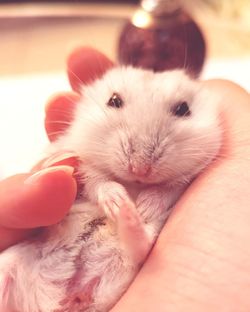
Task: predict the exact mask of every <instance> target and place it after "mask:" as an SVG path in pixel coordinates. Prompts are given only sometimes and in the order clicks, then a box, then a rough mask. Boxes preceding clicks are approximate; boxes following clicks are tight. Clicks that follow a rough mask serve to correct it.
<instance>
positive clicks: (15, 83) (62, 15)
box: [0, 0, 250, 178]
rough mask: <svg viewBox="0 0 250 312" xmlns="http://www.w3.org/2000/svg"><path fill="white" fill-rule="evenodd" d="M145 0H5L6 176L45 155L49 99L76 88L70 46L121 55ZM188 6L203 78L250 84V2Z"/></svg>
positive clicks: (2, 108) (1, 134) (0, 103)
mask: <svg viewBox="0 0 250 312" xmlns="http://www.w3.org/2000/svg"><path fill="white" fill-rule="evenodd" d="M144 2H145V1H144ZM146 2H147V3H148V4H150V3H151V4H152V3H153V4H154V3H155V2H156V1H153V0H151V1H146ZM166 2H169V3H170V4H171V3H172V4H173V3H174V2H175V1H174V0H171V1H170V0H167V1H166ZM141 4H142V2H140V1H132V0H131V1H77V0H72V1H20V0H19V1H0V143H1V153H0V178H2V177H5V176H7V175H10V174H13V173H15V172H20V171H25V170H28V169H29V168H30V167H31V165H32V164H33V163H34V162H35V161H36V160H37V159H39V158H40V157H41V155H42V152H43V150H44V149H45V147H46V145H47V138H46V135H45V132H44V130H43V118H44V105H45V103H46V101H47V99H48V98H49V97H50V96H51V95H52V94H53V93H56V92H58V91H66V90H70V87H69V84H68V81H67V77H66V73H65V62H66V58H67V55H68V54H69V53H70V51H72V50H73V49H74V48H75V47H77V46H80V45H90V46H93V47H96V48H97V49H99V50H101V51H102V52H104V53H106V54H107V55H108V56H109V57H110V58H112V59H113V60H118V59H119V40H120V36H121V33H122V31H123V30H124V27H125V25H127V23H128V21H129V20H130V19H131V18H132V17H133V16H134V14H135V12H137V11H138V8H141V7H140V5H141ZM181 6H182V7H183V10H184V11H185V12H187V13H188V15H190V17H191V18H192V19H193V20H194V21H195V22H196V23H197V25H198V27H199V29H200V31H201V33H202V34H203V37H204V40H205V43H206V54H205V63H204V66H203V68H202V71H201V72H200V76H201V78H204V79H206V78H226V79H230V80H233V81H235V82H237V83H239V84H240V85H242V86H243V87H245V88H246V89H247V90H249V91H250V1H249V0H186V1H185V0H181Z"/></svg>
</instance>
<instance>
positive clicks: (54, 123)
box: [44, 92, 80, 142]
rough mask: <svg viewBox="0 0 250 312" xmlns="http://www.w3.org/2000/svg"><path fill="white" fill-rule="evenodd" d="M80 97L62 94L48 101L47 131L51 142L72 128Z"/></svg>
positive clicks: (70, 93) (72, 94)
mask: <svg viewBox="0 0 250 312" xmlns="http://www.w3.org/2000/svg"><path fill="white" fill-rule="evenodd" d="M79 99H80V95H79V94H77V93H73V92H68V93H66V92H65V93H61V94H58V95H56V96H55V97H53V98H52V99H51V100H49V101H48V103H47V105H46V108H45V114H46V116H45V121H44V125H45V130H46V132H47V136H48V138H49V140H50V141H51V142H52V141H55V140H56V139H58V137H59V136H60V135H62V134H63V133H64V132H65V131H66V129H67V128H68V127H69V126H70V124H71V121H72V120H73V116H74V111H75V109H76V105H77V103H78V102H79Z"/></svg>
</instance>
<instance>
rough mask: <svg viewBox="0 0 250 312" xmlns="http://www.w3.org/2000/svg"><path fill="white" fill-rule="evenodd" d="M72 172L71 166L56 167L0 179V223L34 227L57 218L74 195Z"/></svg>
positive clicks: (47, 223) (62, 213)
mask: <svg viewBox="0 0 250 312" xmlns="http://www.w3.org/2000/svg"><path fill="white" fill-rule="evenodd" d="M72 174H73V168H71V167H68V166H59V167H51V168H47V169H44V170H42V171H39V172H37V173H35V174H33V175H31V174H19V175H16V176H12V177H10V178H7V179H5V180H3V181H1V183H0V225H1V226H2V227H4V228H17V229H18V228H35V227H39V226H47V225H51V224H54V223H56V222H58V221H60V220H61V219H62V218H63V217H64V216H65V215H66V214H67V212H68V210H69V209H70V207H71V206H72V204H73V202H74V200H75V197H76V192H77V187H76V182H75V179H74V178H73V177H72Z"/></svg>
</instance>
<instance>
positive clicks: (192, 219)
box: [112, 82, 250, 312]
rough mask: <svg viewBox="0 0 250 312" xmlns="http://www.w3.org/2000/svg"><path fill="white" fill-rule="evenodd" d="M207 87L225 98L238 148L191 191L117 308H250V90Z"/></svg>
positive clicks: (234, 145)
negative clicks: (249, 290)
mask: <svg viewBox="0 0 250 312" xmlns="http://www.w3.org/2000/svg"><path fill="white" fill-rule="evenodd" d="M207 86H208V88H209V90H210V92H214V93H215V94H217V95H218V96H219V97H221V106H222V108H223V118H225V122H224V126H225V129H224V131H225V132H226V133H225V135H226V137H227V140H228V141H229V146H230V149H231V151H229V153H230V155H228V157H224V158H222V159H219V160H218V161H217V162H215V163H214V164H213V165H212V166H210V167H209V168H208V169H207V170H206V171H205V172H204V173H203V174H202V175H200V176H199V178H198V179H196V180H195V181H194V183H193V184H192V185H191V187H190V188H189V189H188V190H187V192H185V194H184V196H182V198H181V200H180V201H179V202H178V204H177V206H176V209H175V210H174V211H173V213H172V214H171V217H170V219H169V221H168V223H167V225H166V226H165V227H164V229H163V231H162V233H161V235H160V237H159V239H158V241H157V243H156V245H155V247H154V249H153V251H152V253H151V254H150V256H149V258H148V261H147V262H146V263H145V265H144V266H143V268H142V270H141V271H140V273H139V274H138V276H137V278H136V280H135V282H134V283H133V284H132V285H131V287H130V288H129V290H128V292H126V294H125V296H124V297H123V298H122V299H121V301H120V302H119V303H118V304H117V306H116V307H115V308H114V309H112V312H118V311H119V312H122V311H131V312H133V311H138V310H140V311H162V307H164V311H165V310H166V311H193V312H199V311H203V312H208V311H209V312H210V311H239V307H240V310H241V311H250V299H249V292H248V289H249V285H250V247H249V241H250V226H249V220H250V209H249V200H250V198H249V185H250V172H249V167H250V158H249V154H250V145H249V144H246V142H250V122H249V120H250V97H249V95H248V94H247V93H246V92H245V91H243V90H242V89H240V88H238V87H237V86H235V85H233V84H232V83H223V82H210V83H208V85H207ZM242 139H243V141H242ZM148 285H154V286H153V287H150V288H149V287H148ZM245 290H246V291H245ZM145 294H147V296H145ZM141 298H143V300H141ZM135 307H136V308H135Z"/></svg>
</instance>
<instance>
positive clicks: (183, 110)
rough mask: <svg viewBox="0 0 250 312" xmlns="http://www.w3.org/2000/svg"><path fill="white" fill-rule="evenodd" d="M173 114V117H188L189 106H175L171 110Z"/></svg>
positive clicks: (183, 104) (184, 103) (181, 104)
mask: <svg viewBox="0 0 250 312" xmlns="http://www.w3.org/2000/svg"><path fill="white" fill-rule="evenodd" d="M173 113H174V114H175V116H178V117H183V116H185V117H186V116H190V114H191V112H190V110H189V106H188V103H187V102H181V103H179V104H178V105H176V106H175V108H174V109H173Z"/></svg>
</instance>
